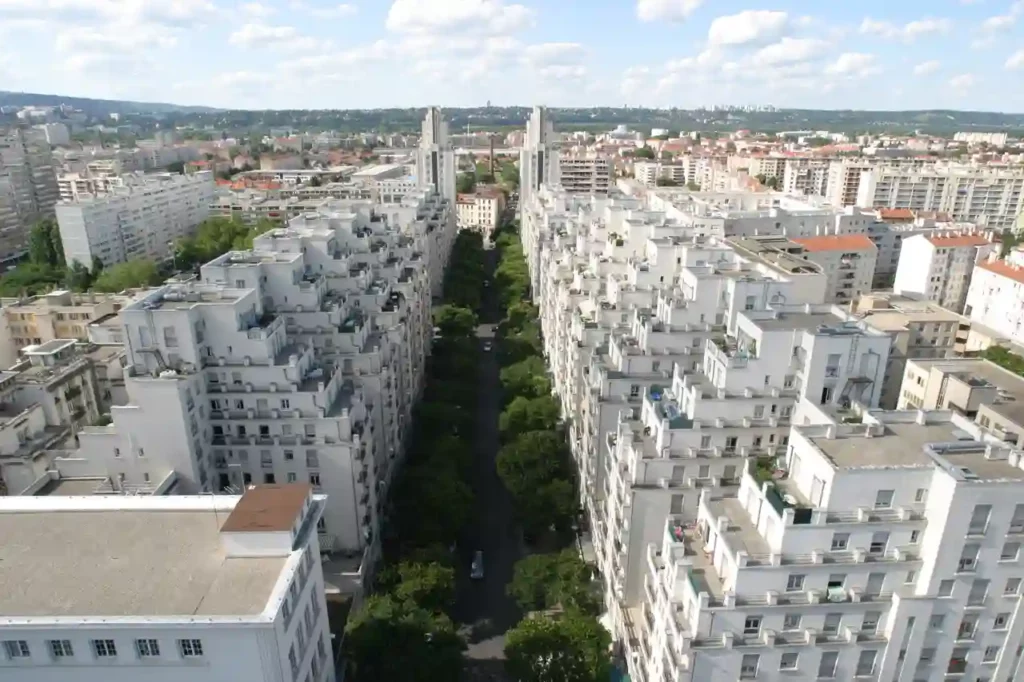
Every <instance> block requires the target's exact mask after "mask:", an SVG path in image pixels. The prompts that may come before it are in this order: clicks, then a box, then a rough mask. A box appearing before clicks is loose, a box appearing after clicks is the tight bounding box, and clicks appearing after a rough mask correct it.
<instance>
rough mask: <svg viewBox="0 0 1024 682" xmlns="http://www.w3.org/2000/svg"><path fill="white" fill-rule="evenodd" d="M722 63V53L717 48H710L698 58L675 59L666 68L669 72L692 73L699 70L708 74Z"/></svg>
mask: <svg viewBox="0 0 1024 682" xmlns="http://www.w3.org/2000/svg"><path fill="white" fill-rule="evenodd" d="M721 63H722V52H721V51H720V50H718V49H717V48H708V49H706V50H704V51H703V52H701V53H700V54H698V55H697V56H696V57H683V58H682V59H673V60H672V61H670V62H668V63H667V64H666V65H665V66H666V68H667V69H668V70H669V71H691V70H699V71H702V72H707V71H708V70H712V69H714V67H717V66H718V65H720V64H721Z"/></svg>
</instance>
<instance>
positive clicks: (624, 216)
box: [522, 188, 891, 679]
mask: <svg viewBox="0 0 1024 682" xmlns="http://www.w3.org/2000/svg"><path fill="white" fill-rule="evenodd" d="M523 211H524V212H523V230H522V237H523V242H524V247H525V250H526V252H527V254H528V261H529V264H530V268H531V274H532V275H533V276H534V278H535V283H534V289H533V290H534V294H535V297H534V300H535V301H536V302H537V304H538V306H539V308H540V315H541V325H542V328H543V331H544V342H545V355H546V357H547V359H548V362H549V364H550V369H551V373H552V377H553V383H554V387H555V390H556V392H557V394H558V396H559V397H560V399H561V402H562V405H563V413H564V414H565V415H567V421H568V428H569V438H570V444H571V446H572V452H573V456H574V459H575V461H576V464H577V467H578V470H579V474H580V488H581V495H582V497H583V506H584V508H585V510H586V512H587V516H588V520H589V524H588V525H589V530H590V534H591V535H590V540H591V542H592V544H593V554H594V556H595V558H596V562H597V565H598V568H599V570H600V573H601V575H602V577H603V579H604V586H605V604H606V608H607V610H608V618H609V622H610V625H611V627H612V630H613V632H614V633H616V636H617V637H618V638H620V639H622V640H623V641H624V642H627V643H628V642H629V641H630V640H631V636H632V635H631V634H630V632H631V629H632V627H633V623H635V622H636V618H634V616H635V614H636V609H637V607H638V606H639V604H640V602H641V601H642V599H643V598H644V596H643V595H644V589H643V586H644V580H643V574H644V572H645V569H644V567H645V561H646V556H647V549H646V548H647V546H648V544H649V543H651V542H655V541H657V540H658V539H659V538H661V537H663V534H664V522H665V519H667V518H669V517H670V516H672V515H673V514H676V515H678V514H682V515H686V516H688V517H689V518H696V514H697V509H698V502H699V496H700V491H701V490H704V489H714V490H719V489H721V490H729V489H735V486H736V485H737V484H738V481H739V477H740V476H741V475H742V472H743V470H744V466H745V461H746V459H747V458H748V457H754V456H761V455H770V454H781V453H782V452H783V451H784V450H785V448H786V447H787V444H788V438H789V427H790V424H791V423H794V422H796V423H799V421H801V420H804V419H807V418H810V419H816V418H817V414H818V412H819V411H821V410H841V409H843V408H844V406H847V405H851V404H853V403H857V402H863V403H865V404H870V405H875V404H877V403H878V401H879V399H880V397H881V390H882V386H883V384H884V372H885V368H886V366H887V356H888V353H889V346H890V343H891V339H890V336H889V335H888V334H887V333H884V332H880V331H877V330H874V329H872V328H871V327H870V326H868V325H865V324H864V323H862V322H858V321H857V320H855V319H854V318H852V317H851V316H850V315H849V314H847V313H845V312H844V311H842V310H840V309H839V308H837V307H833V306H830V305H822V301H823V300H824V296H825V293H826V288H827V287H826V282H825V275H824V273H823V272H822V271H821V268H820V267H819V266H817V265H815V264H813V263H810V262H809V261H807V260H805V259H803V258H801V257H799V256H795V255H792V254H790V253H788V252H786V251H784V250H783V251H775V252H773V253H771V254H765V253H764V252H763V251H762V250H760V249H758V248H756V244H755V245H754V246H749V247H748V245H747V244H746V243H745V242H746V241H748V240H740V239H736V240H721V239H718V238H714V237H700V236H698V235H696V234H694V231H693V230H692V229H691V228H690V227H689V226H686V225H682V224H680V223H677V222H673V221H668V220H666V219H665V216H664V215H663V214H660V213H657V212H652V211H647V210H645V209H644V207H643V205H642V204H641V203H640V202H639V201H637V200H635V199H628V198H624V197H621V196H618V195H612V196H610V197H608V198H606V199H598V198H594V197H590V198H582V197H578V196H577V197H573V196H572V195H568V194H567V193H564V192H561V191H558V190H553V189H551V188H545V189H544V190H542V191H541V192H540V193H539V194H538V195H536V196H535V197H534V198H533V201H531V202H530V204H529V205H527V206H524V209H523ZM749 241H754V240H749ZM627 646H628V644H627ZM629 672H630V674H631V676H634V675H635V676H637V677H636V678H637V679H648V677H645V676H643V675H642V673H641V672H639V671H637V670H636V668H635V666H633V665H631V666H630V670H629ZM651 679H653V678H651ZM695 679H696V678H695Z"/></svg>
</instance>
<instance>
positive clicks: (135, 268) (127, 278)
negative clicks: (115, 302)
mask: <svg viewBox="0 0 1024 682" xmlns="http://www.w3.org/2000/svg"><path fill="white" fill-rule="evenodd" d="M162 281H163V277H162V276H161V275H160V270H159V269H158V268H157V266H156V263H154V262H153V261H151V260H131V261H128V262H126V263H118V264H117V265H111V266H110V267H109V268H105V269H104V270H103V272H101V273H100V275H99V277H97V278H96V281H95V282H93V289H95V290H96V291H102V292H109V293H116V292H118V291H124V290H125V289H134V288H136V287H148V286H155V285H157V284H160V282H162Z"/></svg>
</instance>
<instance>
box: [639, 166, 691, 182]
mask: <svg viewBox="0 0 1024 682" xmlns="http://www.w3.org/2000/svg"><path fill="white" fill-rule="evenodd" d="M633 177H634V178H636V181H637V182H639V183H640V184H641V185H643V186H645V187H656V186H657V184H658V181H659V180H668V181H670V182H673V183H675V184H676V185H685V184H686V182H687V175H686V165H685V164H681V163H662V162H660V161H637V162H636V163H634V164H633Z"/></svg>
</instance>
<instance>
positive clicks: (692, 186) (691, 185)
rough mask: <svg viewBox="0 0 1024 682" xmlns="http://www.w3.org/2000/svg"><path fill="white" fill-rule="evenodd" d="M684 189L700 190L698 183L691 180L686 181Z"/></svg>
mask: <svg viewBox="0 0 1024 682" xmlns="http://www.w3.org/2000/svg"><path fill="white" fill-rule="evenodd" d="M686 189H688V190H690V191H691V192H699V191H700V183H697V182H693V181H692V180H691V181H690V182H688V183H686Z"/></svg>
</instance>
